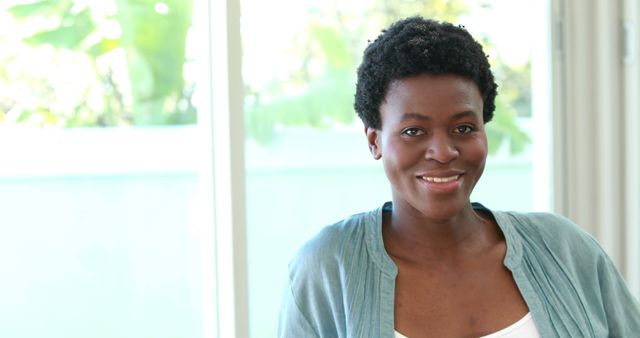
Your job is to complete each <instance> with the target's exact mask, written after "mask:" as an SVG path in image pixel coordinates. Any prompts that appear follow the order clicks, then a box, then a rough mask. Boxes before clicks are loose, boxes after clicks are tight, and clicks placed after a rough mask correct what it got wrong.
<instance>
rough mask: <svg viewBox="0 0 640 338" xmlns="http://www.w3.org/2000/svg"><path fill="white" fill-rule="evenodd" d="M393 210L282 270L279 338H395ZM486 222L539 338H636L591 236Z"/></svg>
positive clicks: (639, 322) (558, 223) (320, 240)
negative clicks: (503, 249)
mask: <svg viewBox="0 0 640 338" xmlns="http://www.w3.org/2000/svg"><path fill="white" fill-rule="evenodd" d="M390 208H391V203H390V202H388V203H386V204H385V205H384V206H383V207H381V208H378V209H376V210H374V211H370V212H366V213H362V214H358V215H354V216H351V217H349V218H347V219H345V220H343V221H341V222H339V223H336V224H334V225H332V226H328V227H326V228H324V229H323V230H322V231H321V232H320V233H319V234H318V235H317V236H316V237H315V238H313V239H312V240H311V241H309V242H308V243H307V244H305V245H304V246H303V247H302V249H301V250H300V251H299V253H298V254H297V255H296V257H295V258H294V259H293V260H292V261H291V263H290V265H289V285H288V288H287V290H286V292H285V296H284V300H283V304H282V308H281V311H280V320H279V321H280V322H279V329H278V335H279V337H287V338H289V337H296V338H297V337H305V338H306V337H323V338H325V337H331V338H334V337H336V338H338V337H339V338H343V337H367V338H369V337H389V338H391V337H393V334H394V321H393V318H394V315H393V309H394V288H395V277H396V275H397V272H398V270H397V267H396V266H395V264H394V263H393V261H392V260H391V258H390V257H389V256H388V255H387V253H386V251H385V249H384V245H383V241H382V212H383V210H387V209H389V210H390ZM474 208H476V209H484V207H482V206H481V205H479V204H475V203H474ZM484 210H486V209H484ZM487 211H488V210H487ZM491 213H492V214H493V216H494V217H495V219H496V221H497V223H498V225H499V227H500V229H501V230H502V232H503V233H504V236H505V239H506V243H507V253H506V257H505V259H504V265H505V266H506V267H507V268H508V269H509V270H511V272H512V274H513V277H514V279H515V281H516V284H517V285H518V288H519V289H520V293H521V294H522V296H523V297H524V299H525V301H526V303H527V305H528V307H529V310H530V312H531V313H532V315H533V318H534V321H535V323H536V326H537V328H538V331H539V332H540V334H541V336H542V337H640V305H639V304H638V302H637V300H635V299H634V298H633V296H632V295H631V294H630V293H629V290H628V289H627V287H626V285H625V283H624V281H623V279H622V277H621V276H620V274H619V272H618V271H617V270H616V268H615V266H614V265H613V263H612V262H611V260H610V259H609V257H608V256H607V255H606V254H605V252H604V251H603V250H602V248H601V247H600V246H599V245H598V243H596V241H595V240H594V239H593V238H592V237H591V236H589V235H588V234H587V233H585V232H584V231H583V230H581V229H580V228H578V227H577V226H576V225H575V224H573V223H572V222H571V221H569V220H568V219H566V218H563V217H561V216H558V215H554V214H548V213H526V214H525V213H515V212H498V211H491Z"/></svg>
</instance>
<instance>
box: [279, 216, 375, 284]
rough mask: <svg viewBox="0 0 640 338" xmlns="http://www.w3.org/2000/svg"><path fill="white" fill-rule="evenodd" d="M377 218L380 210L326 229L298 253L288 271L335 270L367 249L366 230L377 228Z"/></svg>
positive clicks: (350, 217) (347, 219) (352, 217)
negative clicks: (355, 254)
mask: <svg viewBox="0 0 640 338" xmlns="http://www.w3.org/2000/svg"><path fill="white" fill-rule="evenodd" d="M378 215H379V210H373V211H368V212H363V213H359V214H355V215H352V216H349V217H347V218H345V219H343V220H341V221H339V222H337V223H334V224H331V225H328V226H325V227H324V228H322V230H320V232H319V233H318V234H317V235H315V236H314V237H313V238H311V239H310V240H309V241H307V242H306V243H305V244H304V245H303V246H302V247H301V248H300V250H298V252H297V253H296V255H295V256H294V258H293V259H292V260H291V262H290V263H289V270H290V272H291V273H300V272H304V271H305V270H308V269H313V270H314V271H315V272H317V271H318V269H324V270H326V269H331V268H338V266H339V265H340V264H343V263H344V262H345V260H348V259H350V258H353V255H354V253H356V252H360V251H361V250H366V236H367V227H374V226H375V225H376V223H377V219H378Z"/></svg>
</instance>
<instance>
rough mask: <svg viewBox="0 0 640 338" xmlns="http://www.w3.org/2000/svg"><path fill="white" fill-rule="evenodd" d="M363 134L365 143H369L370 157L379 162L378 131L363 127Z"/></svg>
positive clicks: (380, 155) (380, 154)
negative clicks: (365, 139) (365, 137)
mask: <svg viewBox="0 0 640 338" xmlns="http://www.w3.org/2000/svg"><path fill="white" fill-rule="evenodd" d="M364 132H365V134H367V141H368V142H369V151H370V152H371V155H373V158H374V159H376V160H379V159H380V158H381V157H382V153H381V152H380V146H379V137H380V130H377V129H375V128H372V127H365V128H364Z"/></svg>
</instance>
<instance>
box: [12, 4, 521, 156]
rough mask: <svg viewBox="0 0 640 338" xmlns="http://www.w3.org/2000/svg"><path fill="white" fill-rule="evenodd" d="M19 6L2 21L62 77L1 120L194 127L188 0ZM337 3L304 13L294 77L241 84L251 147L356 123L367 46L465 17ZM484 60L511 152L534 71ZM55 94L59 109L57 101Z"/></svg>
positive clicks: (459, 8) (445, 11)
mask: <svg viewBox="0 0 640 338" xmlns="http://www.w3.org/2000/svg"><path fill="white" fill-rule="evenodd" d="M16 1H17V0H14V2H13V5H12V6H10V7H9V8H8V12H9V13H10V14H11V16H12V17H13V18H14V19H15V20H17V22H18V23H19V24H20V25H21V26H18V28H20V29H22V30H23V31H24V32H27V33H28V34H27V36H25V37H23V38H22V43H23V44H25V43H26V44H28V45H29V46H31V48H32V49H31V50H29V51H28V52H29V53H33V52H36V53H38V52H43V53H44V52H46V51H47V49H46V47H49V48H50V49H51V48H53V49H55V51H56V52H55V53H54V54H52V55H54V56H55V57H54V56H52V58H54V59H55V58H56V57H59V58H61V59H67V60H69V61H67V62H68V63H67V64H66V66H64V67H67V68H65V69H64V70H62V71H61V72H62V75H60V74H58V75H55V76H54V75H53V74H51V73H52V72H47V73H46V74H45V75H40V76H39V77H38V76H35V75H29V76H32V78H30V79H29V80H28V81H26V83H25V84H24V85H23V87H27V88H29V90H30V91H31V92H32V95H31V97H30V100H31V101H33V102H30V103H29V104H20V102H17V99H15V98H14V97H15V96H17V95H11V94H8V93H7V94H4V95H3V94H0V121H3V120H4V121H7V120H11V121H13V122H15V123H32V124H34V123H35V124H39V125H55V126H62V127H83V126H117V125H136V126H145V125H173V124H192V123H195V122H196V108H195V107H194V105H193V103H192V97H193V93H194V89H195V83H194V82H193V81H187V80H185V74H184V71H183V70H184V69H185V62H188V61H189V60H188V59H187V58H186V57H185V54H186V53H185V52H186V43H187V34H188V30H189V28H190V26H191V16H192V7H193V1H194V0H164V1H162V2H160V1H157V0H108V1H99V2H88V1H82V0H36V1H32V2H28V3H26V2H16ZM339 5H340V2H339V1H337V0H333V1H331V2H327V3H324V4H323V5H322V6H321V7H318V6H315V7H314V6H311V7H310V8H309V9H308V12H307V16H308V17H307V18H305V20H304V22H305V26H304V29H302V30H300V31H299V32H297V34H296V35H295V39H294V41H293V42H292V48H291V50H290V51H289V52H290V53H291V55H289V56H290V57H291V56H294V57H295V58H297V59H298V60H300V67H297V68H292V69H291V71H290V72H289V73H288V74H284V75H282V74H279V75H280V76H279V77H278V78H275V77H274V79H273V80H271V82H270V83H268V84H267V85H258V84H255V83H250V82H247V83H246V84H245V99H246V102H245V109H246V114H247V119H246V121H247V133H248V134H249V137H251V138H253V139H255V140H257V141H259V142H261V143H268V142H270V141H272V140H273V139H274V136H275V131H276V130H277V129H278V127H295V126H307V127H313V128H328V127H330V126H332V125H334V124H336V123H338V124H350V123H353V122H354V120H355V119H356V115H355V113H354V111H353V108H352V104H353V95H354V91H355V86H354V83H355V69H356V67H357V65H358V64H359V62H360V55H361V52H362V50H363V49H364V48H365V46H366V44H367V41H366V40H365V39H366V38H367V37H368V38H374V37H375V35H376V34H377V33H378V31H379V30H380V27H385V26H388V25H389V24H390V23H391V22H393V21H395V20H397V19H399V18H403V17H407V16H411V15H416V14H420V15H423V16H425V17H430V18H434V19H438V20H445V21H449V22H454V23H455V22H458V21H459V18H460V17H463V16H465V15H468V14H469V11H470V7H469V4H468V2H467V1H466V0H428V1H418V0H406V1H400V2H398V1H391V0H375V1H371V2H370V3H369V7H367V8H362V9H361V10H360V11H359V12H358V13H352V14H351V15H349V13H345V12H344V11H342V10H340V9H339V8H338V7H339ZM484 6H486V7H490V5H489V4H485V5H484ZM34 27H35V28H34ZM1 38H2V37H0V39H1ZM481 41H482V42H483V43H484V45H485V48H487V50H490V49H492V48H494V46H493V45H492V44H491V40H490V37H484V36H483V37H481ZM0 43H2V41H0ZM9 49H10V48H8V49H7V50H9ZM12 53H13V52H12ZM8 54H10V53H8ZM8 54H7V55H8ZM20 58H21V56H20V55H18V54H16V55H13V59H12V58H11V57H8V56H5V57H4V58H3V57H0V65H2V66H3V67H0V68H2V71H0V86H1V85H2V84H3V82H4V83H7V86H9V87H11V86H13V87H15V88H17V89H14V91H17V92H19V91H20V89H19V88H18V86H17V85H16V81H15V80H14V79H12V78H11V77H12V76H11V74H9V73H11V72H9V71H6V69H9V68H10V67H8V65H10V63H11V62H15V59H20ZM490 61H491V62H492V67H493V69H494V73H495V75H496V78H497V81H498V83H499V85H500V87H499V96H498V99H497V102H496V103H497V109H496V113H495V118H494V120H493V121H492V122H491V123H489V124H488V125H487V134H488V136H489V138H490V144H491V149H490V150H491V152H496V151H497V150H498V149H500V147H501V146H502V145H503V144H506V145H507V147H508V149H509V152H510V153H512V154H517V153H519V152H521V151H522V150H523V149H525V147H526V145H527V144H528V143H530V139H529V137H528V136H527V134H526V133H525V132H523V131H522V130H521V128H520V127H519V126H518V124H517V123H516V118H517V117H519V116H530V115H531V90H530V79H531V74H530V73H531V67H530V63H526V64H525V65H522V66H512V65H508V64H506V63H505V62H503V61H502V60H500V59H499V57H498V58H492V59H491V60H490ZM83 62H84V63H86V64H88V65H89V66H87V68H89V69H90V71H89V73H90V75H88V76H87V75H85V73H81V69H80V68H81V67H80V65H81V64H82V63H83ZM28 67H29V66H28V65H26V66H25V65H23V68H28ZM50 67H53V68H56V67H60V66H58V64H57V63H52V64H51V65H50ZM76 73H77V74H76ZM56 76H57V77H71V78H72V80H71V81H72V82H76V86H77V87H78V88H71V86H69V87H65V85H66V84H67V83H64V82H63V81H61V80H60V79H56V78H55V77H56ZM14 77H15V75H14ZM87 77H91V78H92V79H87ZM69 93H74V95H71V94H69ZM62 96H65V98H64V101H65V103H64V104H61V103H59V102H58V101H61V100H63V99H62V98H61V97H62ZM34 121H35V122H34Z"/></svg>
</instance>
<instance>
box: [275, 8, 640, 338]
mask: <svg viewBox="0 0 640 338" xmlns="http://www.w3.org/2000/svg"><path fill="white" fill-rule="evenodd" d="M356 86H357V91H356V97H355V108H356V111H357V112H358V114H359V115H360V117H361V118H362V120H363V122H364V126H365V130H366V135H367V139H368V141H369V147H370V150H371V153H372V155H373V156H374V158H375V159H380V160H382V162H383V165H384V169H385V173H386V175H387V178H388V180H389V183H390V185H391V191H392V197H391V202H387V203H384V204H383V205H382V206H381V207H378V208H377V209H375V210H373V211H369V212H364V213H360V214H357V215H354V216H351V217H348V218H346V219H344V220H343V221H340V222H338V223H335V224H334V225H331V226H328V227H326V228H325V229H323V230H322V231H321V232H320V233H319V234H318V235H316V236H315V237H314V238H313V239H311V240H310V241H309V242H307V243H306V244H305V245H304V246H303V247H302V249H301V250H300V251H299V252H298V254H297V255H296V256H295V257H294V259H293V261H292V263H291V264H290V266H289V281H288V287H287V289H286V291H285V295H284V300H283V307H282V311H281V317H280V328H279V335H280V337H307V336H309V337H311V336H313V337H392V336H394V335H395V336H396V337H424V336H435V337H443V336H450V337H484V336H487V335H489V336H494V335H496V334H498V333H504V332H505V331H509V332H510V333H509V335H507V336H509V337H547V336H549V337H555V336H558V337H573V336H576V337H605V336H621V337H625V336H631V335H633V334H634V333H635V332H638V331H640V304H639V303H638V301H637V300H636V299H634V298H633V296H632V295H631V293H630V292H629V290H628V288H627V286H626V284H625V282H624V280H623V279H622V277H621V275H620V274H619V272H618V271H617V269H616V267H615V266H614V264H613V263H612V262H611V260H610V258H609V257H608V256H607V254H606V253H605V252H604V250H603V249H602V248H601V247H600V246H599V245H598V244H597V242H595V241H594V240H593V238H592V237H590V236H589V235H588V234H587V233H586V232H585V231H583V230H581V229H579V228H578V227H577V226H576V225H575V224H573V223H572V222H571V221H569V220H568V219H566V218H563V217H562V216H560V215H556V214H551V213H515V212H501V211H496V210H490V209H488V208H486V207H484V206H482V205H480V204H477V203H471V200H470V197H471V192H472V190H473V188H474V186H475V185H476V183H477V182H478V180H479V179H480V176H481V175H482V173H483V170H484V165H485V160H486V158H487V154H488V147H487V137H486V135H485V131H484V124H486V123H488V122H489V121H490V120H491V117H492V115H493V109H494V107H495V105H494V99H495V98H496V95H495V93H496V91H495V88H496V84H495V82H494V78H493V75H492V73H491V70H490V68H489V63H488V61H487V58H486V55H485V53H484V52H483V49H482V46H481V45H480V44H478V43H477V42H476V41H475V40H474V39H473V37H472V36H471V35H470V34H469V33H468V32H467V31H466V30H465V29H464V28H463V27H460V26H454V25H452V24H450V23H446V22H438V21H434V20H429V19H424V18H422V17H410V18H406V19H401V20H399V21H397V22H395V23H393V24H392V25H391V26H390V27H389V28H387V29H384V30H383V31H382V33H381V34H380V35H379V36H378V38H377V39H376V40H375V41H373V42H372V43H370V44H369V46H368V47H367V49H366V50H365V52H364V57H363V61H362V64H361V65H360V67H359V69H358V79H357V85H356ZM380 89H382V90H380ZM363 309H366V310H368V311H363Z"/></svg>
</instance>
